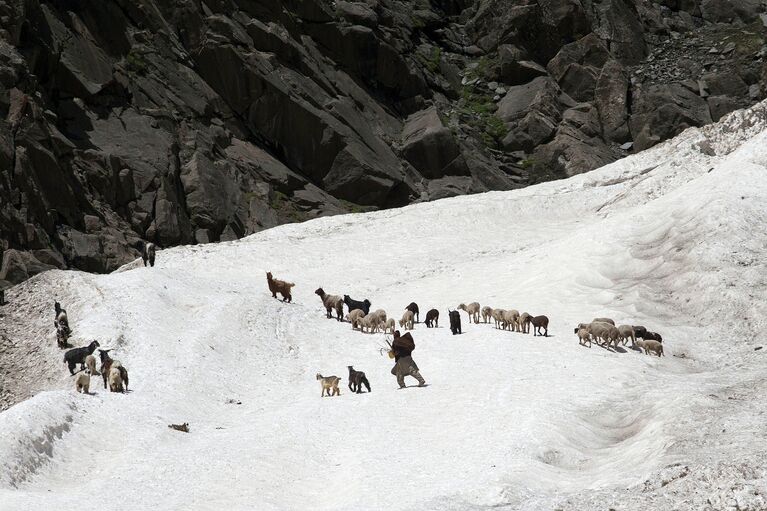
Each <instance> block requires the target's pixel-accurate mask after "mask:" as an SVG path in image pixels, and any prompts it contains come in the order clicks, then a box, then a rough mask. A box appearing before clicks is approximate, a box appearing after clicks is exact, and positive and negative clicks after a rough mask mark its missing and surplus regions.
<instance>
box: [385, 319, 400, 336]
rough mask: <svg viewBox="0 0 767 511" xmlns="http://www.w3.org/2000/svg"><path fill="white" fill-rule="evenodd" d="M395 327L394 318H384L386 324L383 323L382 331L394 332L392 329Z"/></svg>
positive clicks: (386, 332)
mask: <svg viewBox="0 0 767 511" xmlns="http://www.w3.org/2000/svg"><path fill="white" fill-rule="evenodd" d="M396 327H397V322H396V321H394V318H389V319H387V320H386V324H385V325H384V333H385V334H394V329H395V328H396Z"/></svg>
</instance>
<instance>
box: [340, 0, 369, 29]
mask: <svg viewBox="0 0 767 511" xmlns="http://www.w3.org/2000/svg"><path fill="white" fill-rule="evenodd" d="M336 13H337V14H338V15H339V16H340V17H342V18H344V19H345V20H347V21H349V22H350V23H352V24H355V25H364V26H366V27H371V28H374V27H376V26H377V25H378V16H377V15H376V13H375V11H374V10H373V9H371V8H370V6H368V5H367V4H365V3H363V2H343V1H340V2H336Z"/></svg>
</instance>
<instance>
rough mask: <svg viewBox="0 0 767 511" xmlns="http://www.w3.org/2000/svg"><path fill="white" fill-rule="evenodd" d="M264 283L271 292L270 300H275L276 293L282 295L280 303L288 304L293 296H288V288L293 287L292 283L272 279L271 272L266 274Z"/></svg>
mask: <svg viewBox="0 0 767 511" xmlns="http://www.w3.org/2000/svg"><path fill="white" fill-rule="evenodd" d="M266 283H267V284H269V291H271V292H272V298H277V293H280V294H281V295H282V301H283V302H288V303H290V302H291V301H293V296H292V295H291V294H290V288H292V287H293V286H295V284H293V283H292V282H285V281H284V280H278V279H275V278H273V277H272V272H270V271H269V272H266Z"/></svg>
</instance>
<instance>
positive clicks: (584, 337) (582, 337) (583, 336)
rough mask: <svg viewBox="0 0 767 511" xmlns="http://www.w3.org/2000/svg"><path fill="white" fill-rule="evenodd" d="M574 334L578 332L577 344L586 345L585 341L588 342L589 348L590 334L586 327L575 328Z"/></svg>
mask: <svg viewBox="0 0 767 511" xmlns="http://www.w3.org/2000/svg"><path fill="white" fill-rule="evenodd" d="M575 333H576V334H578V344H580V345H581V346H586V341H588V342H589V348H591V334H590V333H589V331H588V329H586V328H577V329H576V332H575Z"/></svg>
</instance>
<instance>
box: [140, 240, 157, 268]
mask: <svg viewBox="0 0 767 511" xmlns="http://www.w3.org/2000/svg"><path fill="white" fill-rule="evenodd" d="M156 250H157V247H155V245H154V243H144V246H143V248H142V249H141V260H142V261H144V266H146V263H147V261H149V265H150V266H152V267H154V256H155V252H156Z"/></svg>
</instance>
